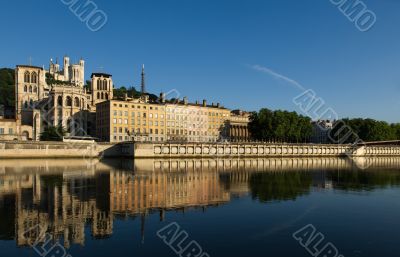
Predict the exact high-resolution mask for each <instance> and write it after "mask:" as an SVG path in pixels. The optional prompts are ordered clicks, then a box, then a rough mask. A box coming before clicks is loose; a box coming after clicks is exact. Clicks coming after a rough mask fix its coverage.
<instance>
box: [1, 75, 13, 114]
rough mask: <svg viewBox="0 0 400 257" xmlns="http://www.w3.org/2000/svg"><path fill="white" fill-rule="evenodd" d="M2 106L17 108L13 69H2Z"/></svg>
mask: <svg viewBox="0 0 400 257" xmlns="http://www.w3.org/2000/svg"><path fill="white" fill-rule="evenodd" d="M0 105H4V106H6V107H14V106H15V71H14V70H13V69H8V68H2V69H0Z"/></svg>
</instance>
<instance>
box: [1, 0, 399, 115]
mask: <svg viewBox="0 0 400 257" xmlns="http://www.w3.org/2000/svg"><path fill="white" fill-rule="evenodd" d="M94 2H95V3H96V4H97V5H98V7H99V9H101V10H103V11H104V12H105V13H106V14H107V16H108V22H107V24H106V25H105V27H104V28H103V29H101V30H100V31H98V32H92V31H90V30H89V29H88V28H87V27H86V25H85V24H84V23H82V22H81V21H80V20H79V19H77V18H76V17H75V16H74V14H72V13H71V12H70V10H69V9H68V7H66V6H65V5H64V4H63V3H62V2H61V0H35V1H34V0H26V1H5V2H4V3H2V15H1V16H0V22H1V24H2V25H3V26H2V27H3V30H2V35H6V36H5V37H2V38H1V40H0V45H1V48H0V67H14V66H15V65H16V64H28V63H29V62H28V59H29V57H30V56H31V57H32V58H33V64H34V65H38V66H42V65H46V67H48V62H49V59H50V58H51V57H53V58H55V57H57V56H58V57H60V58H61V57H62V56H63V55H64V54H68V55H69V56H70V57H71V59H72V60H75V61H76V60H77V59H79V58H80V57H81V56H82V57H83V58H84V59H85V60H86V77H87V78H89V76H90V73H91V72H95V71H99V70H100V68H99V67H104V68H103V71H104V72H108V73H111V74H113V78H114V82H115V84H116V85H118V86H121V85H124V86H131V85H138V84H139V83H140V66H141V64H142V63H144V64H145V65H146V73H147V87H148V91H150V92H154V93H157V94H158V93H159V92H160V91H161V90H163V91H168V90H171V89H176V90H178V91H179V92H180V94H181V95H182V96H188V97H189V99H190V100H191V101H195V100H197V99H198V100H202V99H203V98H206V99H208V100H209V102H212V101H214V102H221V103H222V104H223V105H224V106H226V107H229V108H241V109H244V110H258V109H259V108H261V107H268V108H271V109H286V110H297V111H298V109H296V106H295V105H294V104H293V103H292V98H293V97H295V96H296V95H298V94H299V93H300V91H299V90H298V89H296V87H293V85H291V84H290V83H288V81H287V80H282V79H279V78H277V77H276V76H273V75H272V74H269V73H268V72H262V71H260V70H256V69H254V68H253V66H254V65H259V66H260V67H266V68H267V69H270V70H273V71H274V72H276V73H278V74H280V75H283V76H285V77H287V78H290V79H292V80H295V81H297V82H298V83H300V84H301V85H302V86H304V87H305V88H307V89H308V88H310V89H313V90H314V91H315V92H317V94H318V96H320V97H321V98H323V99H324V101H325V102H326V105H327V106H328V107H332V108H333V109H334V110H335V111H336V112H337V113H338V114H339V116H340V117H348V116H350V117H372V118H375V119H382V120H387V121H390V122H400V116H399V110H400V51H399V50H400V26H399V25H400V15H399V13H400V2H399V1H397V0H380V1H372V0H366V1H364V2H365V3H366V4H367V6H368V8H369V9H371V10H372V11H374V12H375V13H376V15H377V22H376V24H375V26H374V27H373V28H372V29H371V30H370V31H368V32H360V31H358V30H357V29H356V28H355V26H354V24H353V23H351V22H350V21H349V20H348V19H347V18H346V17H345V16H343V14H342V13H341V12H339V10H338V9H337V8H336V7H335V6H334V5H333V4H331V2H330V1H329V0H301V1H299V0H257V1H254V0H249V1H247V0H246V1H245V0H240V1H239V0H229V1H227V0H226V1H225V0H212V1H211V0H201V1H200V0H163V1H155V0H146V1H126V0H113V1H110V0H95V1H94Z"/></svg>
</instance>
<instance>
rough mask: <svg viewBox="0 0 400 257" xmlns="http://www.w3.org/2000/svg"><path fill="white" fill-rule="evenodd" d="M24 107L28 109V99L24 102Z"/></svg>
mask: <svg viewBox="0 0 400 257" xmlns="http://www.w3.org/2000/svg"><path fill="white" fill-rule="evenodd" d="M24 108H25V109H28V101H26V100H25V102H24Z"/></svg>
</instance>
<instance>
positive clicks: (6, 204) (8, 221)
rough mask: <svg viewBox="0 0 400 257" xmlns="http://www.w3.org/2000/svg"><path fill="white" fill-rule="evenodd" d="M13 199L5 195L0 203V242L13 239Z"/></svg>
mask: <svg viewBox="0 0 400 257" xmlns="http://www.w3.org/2000/svg"><path fill="white" fill-rule="evenodd" d="M15 197H16V196H15V195H6V196H4V197H3V198H2V199H1V201H0V240H13V239H14V236H15V232H14V228H15V227H14V224H15Z"/></svg>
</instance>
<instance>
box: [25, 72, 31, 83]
mask: <svg viewBox="0 0 400 257" xmlns="http://www.w3.org/2000/svg"><path fill="white" fill-rule="evenodd" d="M24 82H25V83H30V82H31V81H30V73H29V71H27V72H25V74H24Z"/></svg>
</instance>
